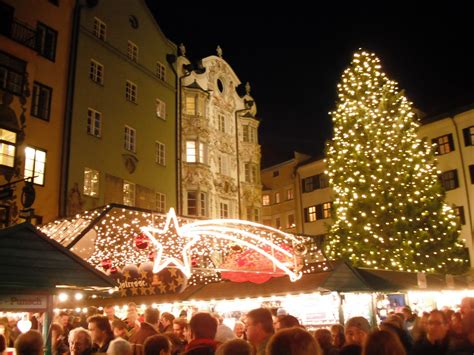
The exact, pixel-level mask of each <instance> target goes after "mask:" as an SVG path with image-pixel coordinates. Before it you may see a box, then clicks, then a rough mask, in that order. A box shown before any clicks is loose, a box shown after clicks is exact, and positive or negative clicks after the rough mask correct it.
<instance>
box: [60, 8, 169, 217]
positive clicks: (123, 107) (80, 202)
mask: <svg viewBox="0 0 474 355" xmlns="http://www.w3.org/2000/svg"><path fill="white" fill-rule="evenodd" d="M96 18H97V19H99V20H100V21H102V22H103V23H105V24H106V36H105V39H100V38H98V37H97V35H95V33H94V25H95V23H96ZM133 25H135V27H136V28H134V27H133ZM78 37H79V38H78V48H77V65H76V72H75V86H74V99H73V100H74V102H73V113H72V121H71V124H72V125H71V154H70V159H69V164H68V166H69V170H68V175H69V176H68V187H67V189H68V201H67V204H68V205H67V211H68V214H73V213H76V212H77V211H79V210H85V209H91V208H94V207H98V206H101V205H105V204H107V203H111V202H116V203H124V202H125V201H124V188H123V183H124V181H128V182H131V183H133V184H135V201H134V202H132V203H131V204H133V205H135V206H137V207H143V208H149V209H155V210H156V209H158V208H156V207H157V201H156V200H155V199H156V194H155V193H162V194H164V195H165V196H166V204H165V210H166V209H168V208H169V207H173V206H176V178H177V177H176V147H175V145H176V140H175V137H176V77H175V74H174V73H173V68H172V67H171V65H170V64H169V63H168V62H167V60H166V56H167V55H168V54H175V52H176V46H175V45H174V44H173V43H172V42H170V41H169V40H168V39H167V38H166V37H165V36H164V35H163V33H162V32H161V30H160V28H159V26H158V25H157V23H156V22H155V20H154V19H153V17H152V15H151V13H150V12H149V10H148V8H147V6H146V4H145V2H144V1H142V0H140V1H132V2H130V1H126V0H117V1H113V2H112V1H99V2H98V4H97V6H95V7H92V8H91V7H83V8H82V10H81V20H80V31H79V36H78ZM128 41H132V42H133V43H134V44H136V45H137V46H138V57H137V59H136V60H132V59H130V58H129V56H128ZM91 60H95V61H97V62H99V63H100V64H102V65H103V68H104V69H103V83H102V84H100V83H97V82H94V81H93V80H91V78H90V77H89V76H90V70H91ZM157 62H160V63H161V64H162V65H163V67H164V70H165V77H164V80H163V78H160V75H158V74H157ZM127 81H131V82H132V83H134V84H136V86H137V92H136V93H137V95H136V102H131V101H129V100H127V99H126V82H127ZM156 99H159V100H161V101H162V102H164V103H165V105H166V115H164V117H162V118H160V117H158V115H157V104H156ZM89 108H91V109H94V110H96V111H99V112H100V113H101V114H102V125H101V126H102V127H101V134H100V137H97V136H94V135H91V134H89V133H88V131H87V129H88V109H89ZM125 126H129V127H131V128H133V129H135V131H136V136H135V137H136V139H135V142H136V147H135V151H130V150H127V149H126V148H125V147H124V140H125V138H124V136H125ZM157 141H158V142H160V143H162V144H164V146H165V161H164V164H160V163H157V162H156V160H155V158H156V154H155V143H156V142H157ZM85 168H88V169H92V170H95V171H97V172H99V189H98V194H96V195H95V196H88V195H87V193H88V191H87V189H86V190H85V189H84V185H85ZM121 186H122V188H120V187H121ZM89 194H90V193H89Z"/></svg>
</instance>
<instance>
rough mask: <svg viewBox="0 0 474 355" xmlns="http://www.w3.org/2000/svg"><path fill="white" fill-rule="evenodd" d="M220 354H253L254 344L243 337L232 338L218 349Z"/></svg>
mask: <svg viewBox="0 0 474 355" xmlns="http://www.w3.org/2000/svg"><path fill="white" fill-rule="evenodd" d="M216 354H218V355H252V354H253V349H252V346H251V345H250V344H249V343H248V342H246V341H245V340H243V339H232V340H229V341H226V342H225V343H224V344H222V345H221V346H220V347H219V348H218V350H217V353H216Z"/></svg>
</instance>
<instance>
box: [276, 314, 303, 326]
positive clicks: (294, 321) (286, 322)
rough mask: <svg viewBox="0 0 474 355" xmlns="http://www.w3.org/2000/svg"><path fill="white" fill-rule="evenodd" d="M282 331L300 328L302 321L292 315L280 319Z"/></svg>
mask: <svg viewBox="0 0 474 355" xmlns="http://www.w3.org/2000/svg"><path fill="white" fill-rule="evenodd" d="M279 323H280V329H285V328H292V327H300V326H301V324H300V321H299V320H298V318H296V317H295V316H292V315H289V314H288V315H286V316H283V317H281V318H280V321H279Z"/></svg>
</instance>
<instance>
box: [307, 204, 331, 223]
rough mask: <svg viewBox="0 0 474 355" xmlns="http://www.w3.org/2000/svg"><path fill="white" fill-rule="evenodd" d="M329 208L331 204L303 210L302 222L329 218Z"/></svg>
mask: <svg viewBox="0 0 474 355" xmlns="http://www.w3.org/2000/svg"><path fill="white" fill-rule="evenodd" d="M331 208H332V202H325V203H321V204H319V205H315V206H310V207H307V208H305V209H304V220H305V222H314V221H319V220H320V219H327V218H331Z"/></svg>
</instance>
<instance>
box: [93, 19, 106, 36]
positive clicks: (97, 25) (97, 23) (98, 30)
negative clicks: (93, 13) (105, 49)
mask: <svg viewBox="0 0 474 355" xmlns="http://www.w3.org/2000/svg"><path fill="white" fill-rule="evenodd" d="M106 35H107V25H106V24H105V22H103V21H102V20H100V19H99V18H97V17H94V36H96V37H97V38H98V39H101V40H102V41H105V37H106Z"/></svg>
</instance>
